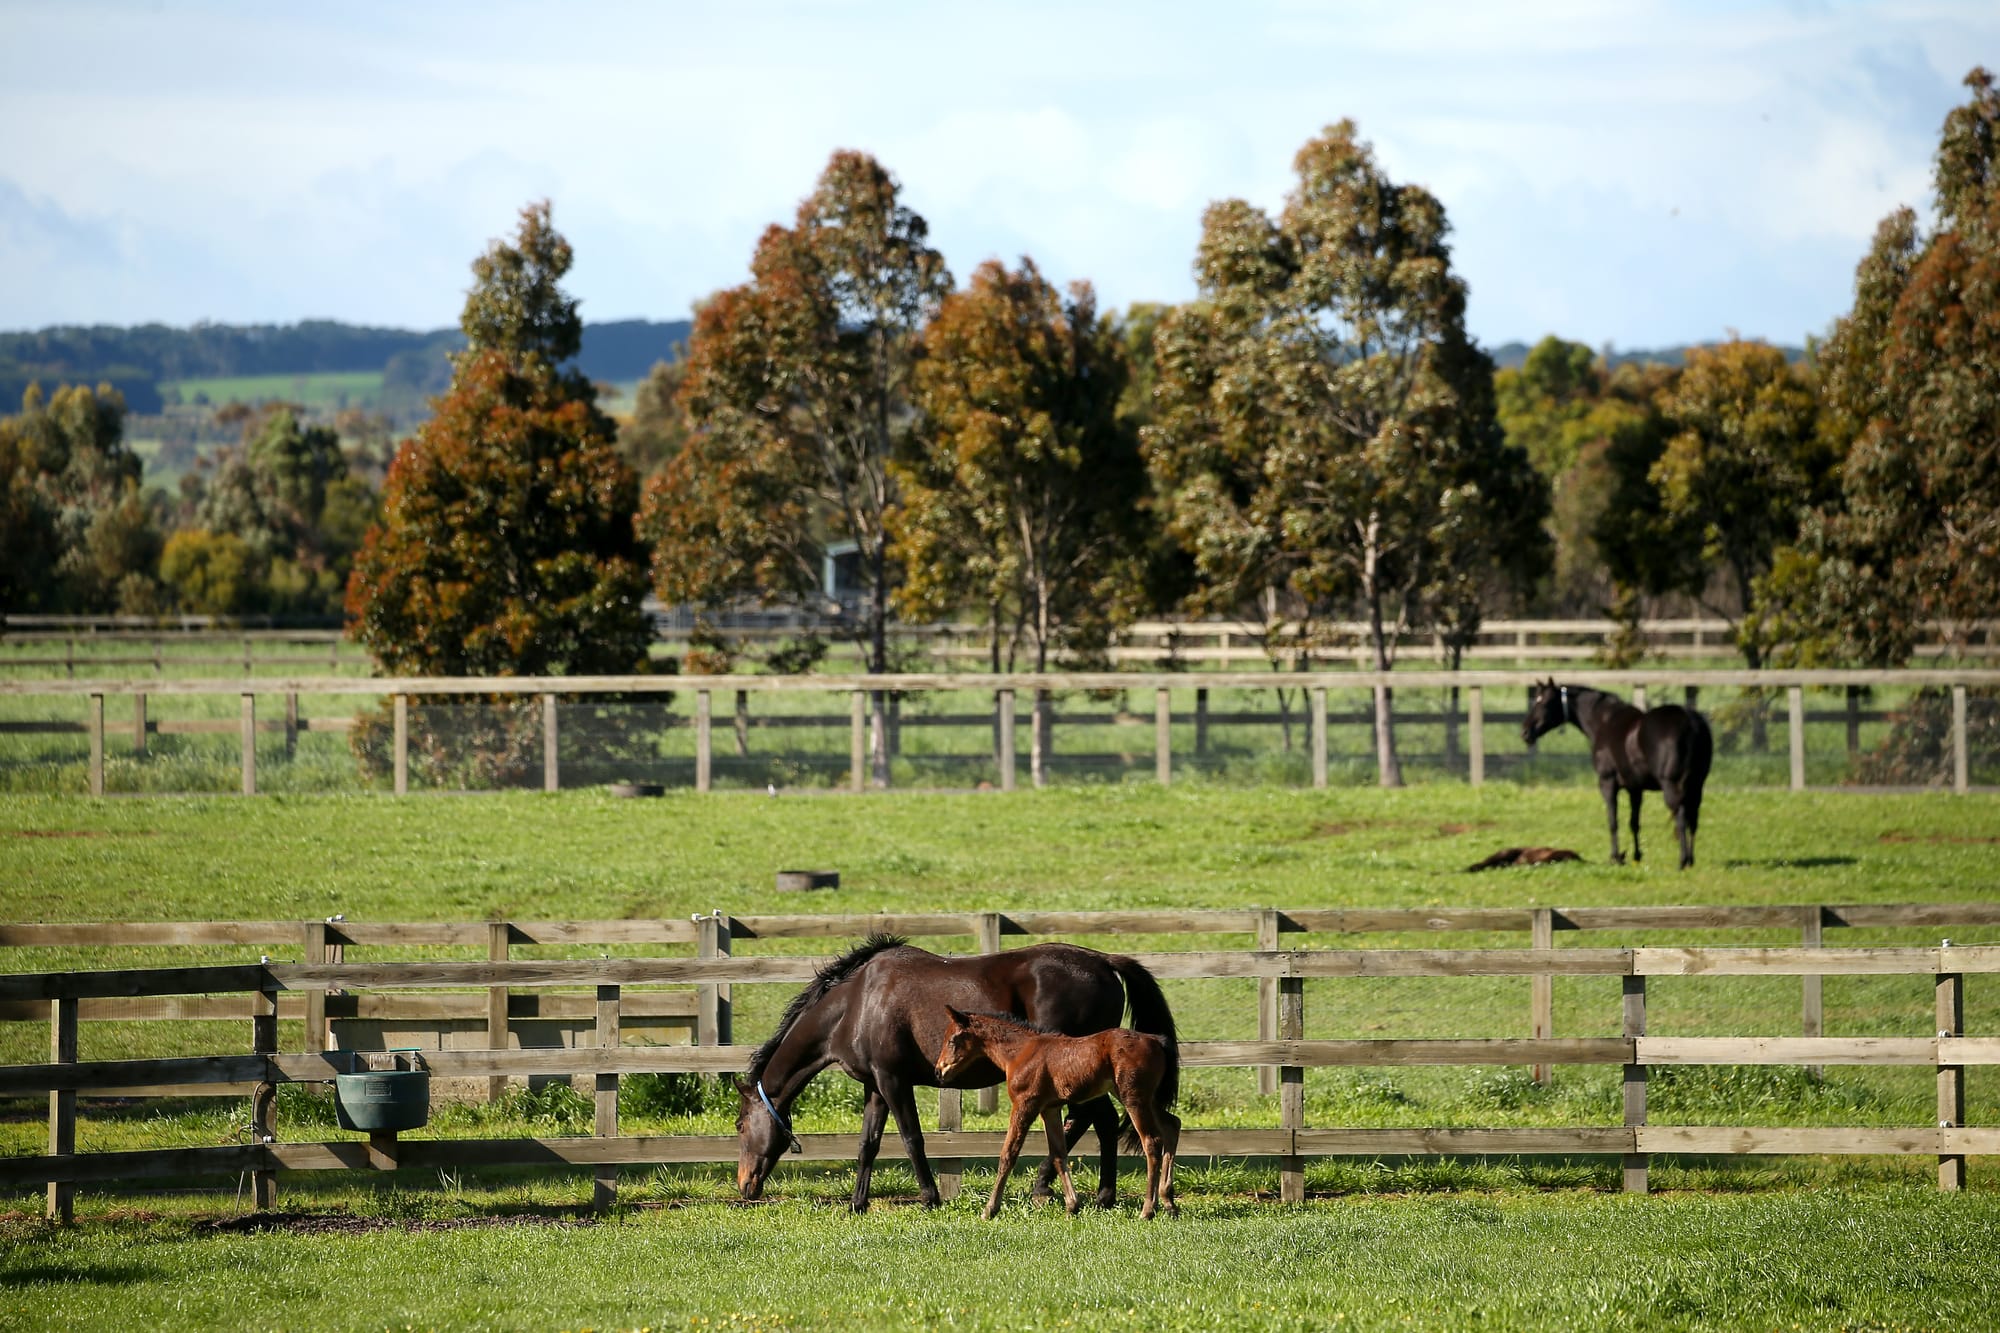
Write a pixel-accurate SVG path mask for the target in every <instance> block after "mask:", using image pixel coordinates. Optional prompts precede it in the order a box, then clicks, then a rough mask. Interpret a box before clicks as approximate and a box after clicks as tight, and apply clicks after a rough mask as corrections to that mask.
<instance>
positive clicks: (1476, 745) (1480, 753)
mask: <svg viewBox="0 0 2000 1333" xmlns="http://www.w3.org/2000/svg"><path fill="white" fill-rule="evenodd" d="M1465 693H1466V699H1465V730H1466V743H1467V744H1466V751H1467V754H1466V762H1467V765H1468V771H1469V773H1470V775H1471V779H1472V785H1473V786H1475V787H1483V786H1485V785H1486V691H1485V689H1484V688H1483V687H1481V686H1478V685H1474V686H1472V687H1471V688H1470V689H1468V690H1467V691H1466V692H1465Z"/></svg>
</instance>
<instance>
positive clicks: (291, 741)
mask: <svg viewBox="0 0 2000 1333" xmlns="http://www.w3.org/2000/svg"><path fill="white" fill-rule="evenodd" d="M298 757H299V696H298V692H297V691H296V690H287V691H285V762H286V763H288V764H289V763H291V762H292V761H293V760H295V759H297V758H298Z"/></svg>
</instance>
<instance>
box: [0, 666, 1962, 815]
mask: <svg viewBox="0 0 2000 1333" xmlns="http://www.w3.org/2000/svg"><path fill="white" fill-rule="evenodd" d="M1539 679H1541V673H1536V672H1529V671H1431V670H1424V671H1416V670H1412V671H1391V672H1374V671H1344V670H1342V671H1310V672H1285V673H1272V672H1243V671H1214V672H1202V673H1199V674H1191V673H1185V672H1166V671H1151V672H1068V671H1057V672H1047V673H1033V672H1015V673H999V674H994V673H987V672H903V673H895V674H888V675H875V676H870V675H853V676H542V677H523V676H506V677H401V678H388V677H378V678H356V677H320V678H297V679H292V678H282V677H278V678H269V679H261V678H260V679H248V678H246V679H243V680H221V679H199V680H175V681H160V680H98V681H91V680H76V681H70V680H60V681H59V680H0V698H27V697H64V698H75V697H81V698H82V699H83V700H84V702H85V714H84V720H83V721H82V722H69V721H46V720H42V721H6V720H0V733H6V732H14V733H29V732H33V733H43V732H75V731H79V730H80V731H83V732H85V733H87V734H88V737H89V768H88V788H89V791H90V794H91V795H93V796H99V795H102V794H103V793H104V790H105V754H106V747H107V743H108V732H107V727H108V726H109V725H110V724H109V723H108V722H107V720H106V719H107V713H106V703H107V700H108V699H111V698H114V697H129V698H130V699H131V700H132V705H131V710H132V711H131V717H132V724H131V735H132V748H133V750H134V752H136V753H141V754H143V753H144V752H145V749H146V744H147V736H148V735H149V734H153V733H161V732H169V731H173V732H188V733H197V732H212V733H225V734H227V733H234V734H236V735H237V736H238V737H239V740H240V745H239V753H240V769H241V790H242V791H243V792H244V794H246V795H249V794H254V793H255V792H256V790H257V736H258V735H259V733H264V732H282V733H283V735H284V737H285V747H286V753H287V755H288V756H289V755H290V754H291V753H293V751H294V750H295V749H296V746H297V741H298V736H299V734H300V733H301V732H310V731H341V732H345V731H347V730H348V729H350V728H351V727H352V726H353V725H354V719H353V718H352V717H349V716H321V717H307V716H304V715H302V714H301V712H300V707H299V699H300V696H302V695H307V696H333V697H350V698H351V697H355V696H372V697H374V698H376V699H384V698H386V699H387V700H388V702H389V708H390V715H391V717H392V719H393V721H392V728H393V729H392V734H391V762H390V770H391V785H392V790H393V791H394V792H395V794H397V795H399V796H400V795H405V794H407V792H408V791H409V785H410V738H411V727H410V707H411V700H412V699H428V700H434V701H452V700H458V701H464V702H473V703H477V702H480V701H482V700H492V699H497V698H511V699H538V700H539V701H540V708H541V738H542V744H543V764H542V786H543V787H544V789H545V790H550V791H554V790H557V789H558V788H559V787H560V785H561V781H562V776H561V766H560V761H559V753H560V728H559V722H558V709H557V705H558V702H559V701H565V700H567V701H576V702H586V703H587V702H590V701H592V700H600V701H602V700H607V699H619V700H628V701H629V700H634V699H646V698H655V699H657V698H659V697H660V696H664V695H669V694H675V695H680V694H688V695H692V696H693V705H694V706H693V710H692V718H691V723H690V724H688V725H691V726H692V728H693V731H694V787H695V789H696V790H697V791H703V792H706V791H709V790H711V789H712V787H713V782H714V773H715V709H714V702H713V697H714V695H715V693H716V692H717V691H726V692H728V693H729V694H731V695H733V696H734V700H735V718H734V721H733V726H734V732H735V738H736V742H737V750H738V753H739V754H741V753H746V752H747V744H748V741H747V737H748V729H749V726H750V725H751V720H750V717H749V698H750V696H752V695H773V696H777V695H786V696H792V697H798V696H802V695H804V696H825V697H827V698H829V699H833V698H838V697H839V696H841V695H843V694H844V695H846V696H847V697H848V701H849V711H848V716H847V725H848V728H849V733H850V735H849V752H850V753H849V762H848V769H847V773H848V786H849V787H850V788H851V789H852V790H855V791H860V790H862V789H863V787H864V785H865V779H866V774H867V772H868V759H869V743H868V730H867V729H868V719H869V708H868V696H869V695H870V694H871V693H888V694H891V695H892V696H893V695H918V694H924V693H929V692H977V693H987V694H991V695H992V696H993V701H994V706H993V711H992V712H991V713H984V712H982V713H966V714H951V715H940V716H917V717H911V716H905V717H903V718H902V720H901V721H900V723H899V726H900V727H909V726H960V727H965V726H973V727H980V728H988V729H990V730H991V731H992V733H993V744H994V750H995V758H996V760H997V767H998V777H999V782H998V785H999V787H1000V789H1001V790H1002V791H1011V790H1013V789H1014V787H1015V785H1016V784H1015V772H1014V758H1015V754H1016V749H1017V744H1018V742H1017V738H1016V727H1015V716H1016V703H1015V700H1016V696H1017V695H1019V694H1021V693H1023V692H1025V693H1026V694H1027V695H1028V696H1029V697H1030V698H1033V696H1034V694H1035V692H1037V691H1065V692H1123V691H1138V692H1142V693H1143V692H1147V691H1150V692H1151V694H1152V697H1153V717H1152V723H1153V734H1154V747H1153V748H1154V766H1153V767H1154V777H1155V779H1156V781H1158V782H1160V783H1161V784H1163V785H1165V784H1169V783H1171V782H1172V781H1173V774H1174V758H1175V750H1174V745H1173V728H1174V727H1175V726H1177V725H1186V724H1192V726H1193V728H1194V734H1195V752H1196V754H1197V755H1201V754H1203V753H1205V752H1206V750H1207V735H1208V729H1209V727H1210V725H1211V724H1213V723H1215V722H1217V721H1236V722H1240V721H1275V720H1276V718H1275V717H1272V716H1271V715H1267V714H1250V715H1241V714H1229V715H1223V716H1222V717H1220V718H1218V717H1216V716H1214V715H1212V714H1211V713H1210V712H1209V710H1208V694H1209V691H1210V690H1215V689H1234V690H1254V691H1267V690H1288V691H1289V690H1299V691H1301V692H1302V694H1303V697H1304V698H1305V699H1306V700H1307V702H1308V715H1307V722H1308V729H1309V731H1310V733H1311V735H1310V754H1311V780H1312V784H1313V786H1314V787H1325V786H1326V785H1327V781H1328V746H1327V729H1328V727H1329V726H1330V725H1333V724H1334V723H1339V724H1341V725H1372V724H1373V714H1372V712H1370V711H1368V710H1367V709H1366V708H1365V707H1364V708H1360V709H1357V710H1355V711H1350V712H1343V713H1341V714H1340V715H1338V716H1337V717H1336V716H1334V715H1332V714H1329V712H1328V696H1329V694H1330V693H1344V694H1347V695H1350V696H1354V697H1356V698H1361V697H1365V696H1371V695H1372V693H1373V691H1374V689H1375V687H1376V686H1377V685H1382V686H1386V687H1389V688H1391V689H1396V690H1405V691H1409V690H1439V691H1444V690H1455V691H1458V692H1459V694H1460V695H1462V696H1463V697H1464V699H1465V704H1466V718H1467V726H1466V727H1465V729H1464V736H1465V757H1466V764H1467V769H1466V771H1467V775H1468V778H1469V780H1470V782H1471V784H1472V785H1473V786H1479V785H1481V784H1483V783H1484V781H1485V777H1486V754H1487V752H1486V724H1487V723H1488V722H1503V723H1504V722H1511V721H1518V720H1519V718H1520V716H1521V715H1520V714H1519V713H1496V712H1492V711H1490V710H1489V709H1488V707H1487V702H1488V700H1487V692H1488V691H1491V690H1521V691H1525V689H1526V688H1527V687H1528V686H1530V685H1532V684H1534V683H1535V682H1536V681H1537V680H1539ZM1569 679H1571V680H1572V681H1574V682H1576V683H1580V684H1590V685H1597V686H1603V687H1605V688H1610V689H1616V690H1622V691H1625V692H1628V693H1629V694H1630V696H1631V698H1632V699H1633V701H1634V702H1635V703H1637V704H1639V705H1640V706H1642V707H1643V706H1645V703H1646V701H1647V700H1648V698H1649V697H1650V698H1651V699H1652V700H1653V701H1654V702H1663V699H1662V698H1661V697H1660V696H1661V695H1663V694H1664V693H1665V691H1666V690H1667V689H1669V688H1675V687H1678V688H1682V689H1684V690H1685V691H1686V693H1687V696H1688V697H1689V698H1690V699H1693V698H1694V697H1696V696H1697V695H1698V694H1699V693H1700V692H1701V691H1703V690H1716V689H1753V690H1768V691H1773V692H1776V691H1780V690H1782V691H1783V692H1784V695H1785V710H1786V711H1785V718H1786V723H1787V732H1788V735H1789V780H1790V786H1791V788H1792V789H1793V790H1795V791H1798V790H1804V788H1805V786H1806V750H1805V728H1806V725H1807V723H1809V722H1820V721H1836V720H1843V719H1844V720H1845V721H1846V723H1847V735H1848V749H1849V752H1850V753H1853V752H1854V750H1855V748H1856V746H1857V745H1858V738H1859V726H1860V722H1861V720H1862V718H1863V716H1864V714H1863V712H1862V710H1861V709H1860V708H1859V703H1858V701H1859V697H1860V691H1861V690H1863V689H1869V688H1883V687H1893V688H1898V689H1917V688H1926V687H1928V688H1938V689H1948V690H1949V691H1950V692H1951V722H1950V725H1949V733H1948V738H1947V749H1948V755H1949V759H1948V767H1949V770H1950V776H1949V785H1950V789H1951V790H1953V791H1955V792H1961V793H1962V792H1965V791H1968V790H1970V786H1971V762H1970V751H1969V748H1968V740H1967V690H1968V689H1969V688H1979V689H1994V688H2000V670H1996V669H1970V668H1954V669H1899V670H1894V671H1862V670H1853V671H1849V670H1800V671H1775V670H1767V671H1747V670H1726V671H1670V670H1659V669H1647V670H1628V671H1582V672H1578V673H1576V674H1574V675H1572V676H1570V677H1569ZM1807 690H1841V691H1844V692H1845V694H1846V709H1845V711H1844V712H1842V711H1834V710H1822V711H1811V712H1809V711H1808V710H1807V709H1806V706H1805V704H1806V699H1805V693H1806V691H1807ZM1649 691H1657V693H1654V694H1650V695H1649ZM1176 693H1179V694H1181V695H1183V696H1184V697H1185V696H1187V695H1192V696H1193V703H1194V710H1193V711H1192V712H1186V711H1181V712H1176V711H1175V710H1174V708H1173V696H1174V695H1175V694H1176ZM154 696H225V697H227V696H236V697H237V698H238V699H239V700H240V707H239V711H238V716H237V718H236V719H235V720H234V721H226V720H218V719H200V720H187V721H178V722H171V723H170V722H166V721H149V720H148V715H147V708H148V703H147V701H148V699H149V698H150V697H154ZM273 696H276V697H278V698H280V699H281V700H282V705H283V707H282V720H266V721H260V720H259V717H258V703H257V701H258V699H259V698H260V697H263V698H267V699H268V698H271V697H273ZM1865 716H1867V717H1868V718H1869V719H1870V720H1874V719H1879V718H1880V717H1881V716H1882V714H1881V713H1879V712H1870V713H1867V714H1866V715H1865ZM1440 717H1442V718H1443V720H1445V722H1446V725H1447V727H1448V728H1450V729H1451V730H1452V731H1453V732H1454V733H1455V732H1456V729H1457V728H1456V723H1457V714H1456V712H1455V711H1454V712H1452V713H1450V714H1449V715H1441V714H1432V713H1425V714H1420V715H1414V716H1412V715H1410V714H1408V713H1405V714H1404V715H1403V719H1402V720H1404V721H1406V722H1409V721H1431V720H1437V719H1439V718H1440ZM1063 720H1064V719H1057V721H1063ZM1126 720H1136V719H1126V718H1123V717H1122V716H1120V715H1115V714H1114V715H1110V716H1108V717H1104V718H1095V717H1093V718H1089V719H1077V721H1079V722H1086V723H1090V724H1094V723H1097V722H1103V721H1113V722H1116V721H1126ZM829 723H833V724H834V725H837V722H834V720H833V719H832V718H831V717H822V716H807V717H799V716H784V717H777V716H771V717H759V718H758V719H756V725H758V726H760V727H761V726H824V725H827V724H829ZM966 757H968V758H969V757H974V756H966Z"/></svg>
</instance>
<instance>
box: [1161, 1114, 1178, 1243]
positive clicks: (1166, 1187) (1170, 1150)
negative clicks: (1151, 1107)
mask: <svg viewBox="0 0 2000 1333" xmlns="http://www.w3.org/2000/svg"><path fill="white" fill-rule="evenodd" d="M1160 1120H1161V1121H1162V1124H1161V1126H1160V1137H1161V1139H1162V1140H1163V1146H1164V1148H1165V1158H1166V1161H1165V1163H1164V1166H1163V1169H1162V1170H1161V1172H1160V1174H1161V1176H1162V1177H1163V1179H1162V1181H1161V1183H1160V1195H1161V1197H1162V1198H1163V1199H1164V1200H1165V1201H1166V1205H1167V1216H1168V1217H1179V1216H1180V1215H1181V1205H1180V1202H1179V1200H1177V1199H1175V1198H1174V1154H1176V1153H1178V1152H1179V1151H1180V1150H1181V1118H1180V1117H1179V1116H1177V1115H1175V1114H1174V1113H1173V1112H1172V1111H1168V1110H1164V1109H1163V1110H1161V1112H1160Z"/></svg>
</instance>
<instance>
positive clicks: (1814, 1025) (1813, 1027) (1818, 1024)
mask: <svg viewBox="0 0 2000 1333" xmlns="http://www.w3.org/2000/svg"><path fill="white" fill-rule="evenodd" d="M1825 929H1826V919H1825V914H1824V911H1823V910H1822V909H1821V908H1819V907H1816V906H1815V907H1808V908H1806V909H1805V910H1804V916H1803V919H1802V920H1801V921H1800V922H1799V947H1800V948H1802V949H1817V948H1820V947H1822V946H1823V945H1824V944H1825V942H1826V940H1825ZM1825 980H1826V979H1825V978H1824V977H1822V976H1820V974H1819V973H1817V972H1811V973H1807V974H1806V975H1805V976H1802V977H1800V978H1799V991H1800V1001H1801V1004H1800V1015H1799V1035H1800V1036H1802V1037H1823V1036H1825V1035H1826V1004H1825V993H1826V988H1825ZM1806 1077H1807V1078H1809V1079H1811V1080H1813V1082H1815V1083H1817V1082H1819V1081H1820V1080H1821V1079H1822V1078H1824V1077H1826V1066H1825V1065H1807V1066H1806Z"/></svg>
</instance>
